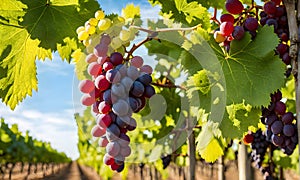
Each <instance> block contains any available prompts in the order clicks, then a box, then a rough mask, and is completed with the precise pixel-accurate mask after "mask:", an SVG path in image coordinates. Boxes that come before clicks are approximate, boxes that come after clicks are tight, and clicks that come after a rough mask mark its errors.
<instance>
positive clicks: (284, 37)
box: [279, 32, 289, 42]
mask: <svg viewBox="0 0 300 180" xmlns="http://www.w3.org/2000/svg"><path fill="white" fill-rule="evenodd" d="M279 37H280V39H281V40H282V41H284V42H288V41H289V36H288V34H287V33H285V32H283V33H281V34H280V36H279Z"/></svg>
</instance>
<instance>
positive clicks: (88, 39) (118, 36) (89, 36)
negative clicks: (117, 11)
mask: <svg viewBox="0 0 300 180" xmlns="http://www.w3.org/2000/svg"><path fill="white" fill-rule="evenodd" d="M126 23H131V24H132V25H134V22H130V21H128V22H127V21H126V19H125V18H123V17H122V16H117V17H114V18H111V19H110V18H108V17H106V16H105V14H104V12H103V11H102V10H98V11H96V13H95V17H94V18H90V19H89V20H88V21H86V22H85V24H84V26H79V27H78V28H77V30H76V32H77V35H78V39H79V40H80V41H81V42H82V43H83V45H84V46H86V51H87V52H88V53H92V52H93V50H94V48H95V46H96V45H97V44H99V41H100V37H101V34H108V35H109V36H110V37H113V38H112V39H111V43H110V44H109V47H108V52H110V53H111V52H114V50H118V49H119V48H122V46H128V45H129V44H130V41H132V40H133V39H134V37H135V34H136V33H137V30H136V29H134V28H127V29H126V28H125V25H126Z"/></svg>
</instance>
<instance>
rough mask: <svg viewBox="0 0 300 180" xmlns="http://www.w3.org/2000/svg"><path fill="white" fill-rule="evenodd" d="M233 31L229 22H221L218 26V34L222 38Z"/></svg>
mask: <svg viewBox="0 0 300 180" xmlns="http://www.w3.org/2000/svg"><path fill="white" fill-rule="evenodd" d="M233 30H234V27H233V24H232V23H231V22H223V23H221V25H220V32H221V34H222V35H223V36H229V35H230V34H231V33H232V32H233Z"/></svg>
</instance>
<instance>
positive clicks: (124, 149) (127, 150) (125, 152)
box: [120, 146, 131, 157]
mask: <svg viewBox="0 0 300 180" xmlns="http://www.w3.org/2000/svg"><path fill="white" fill-rule="evenodd" d="M120 154H121V155H122V156H124V157H128V156H129V155H130V154H131V148H130V147H129V146H125V147H122V148H121V151H120Z"/></svg>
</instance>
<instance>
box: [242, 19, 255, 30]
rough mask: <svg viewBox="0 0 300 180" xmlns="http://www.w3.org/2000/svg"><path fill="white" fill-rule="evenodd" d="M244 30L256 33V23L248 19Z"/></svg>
mask: <svg viewBox="0 0 300 180" xmlns="http://www.w3.org/2000/svg"><path fill="white" fill-rule="evenodd" d="M244 26H245V28H247V29H248V30H249V31H256V30H257V28H258V21H257V19H255V18H253V17H248V18H247V19H246V21H245V24H244Z"/></svg>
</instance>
